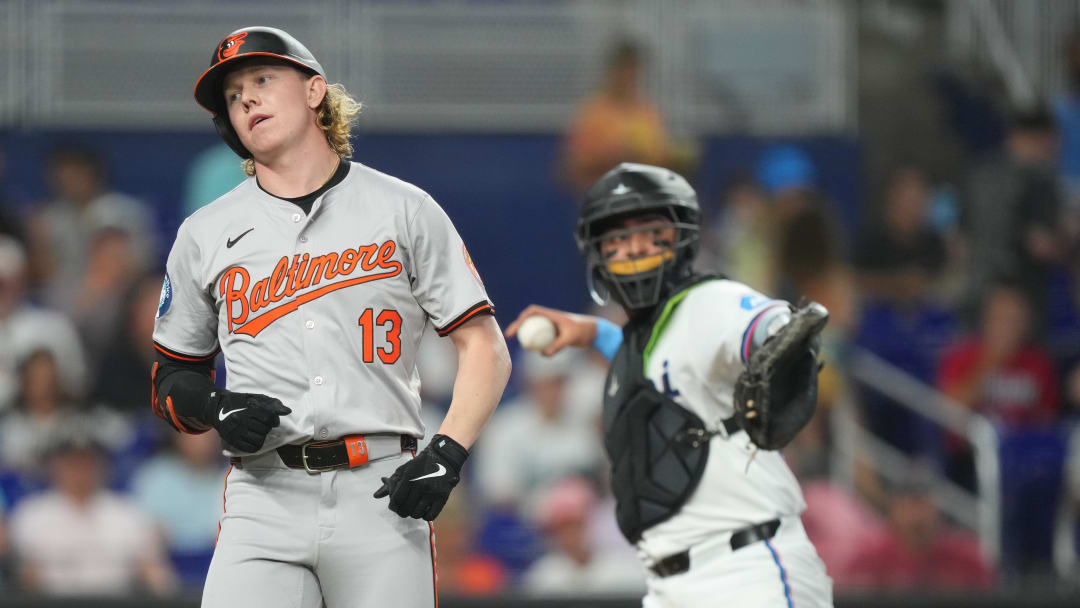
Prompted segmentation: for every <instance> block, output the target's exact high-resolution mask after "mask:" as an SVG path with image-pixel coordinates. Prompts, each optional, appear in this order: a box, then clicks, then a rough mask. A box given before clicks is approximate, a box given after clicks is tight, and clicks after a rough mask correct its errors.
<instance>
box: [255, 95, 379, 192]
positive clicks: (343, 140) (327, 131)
mask: <svg viewBox="0 0 1080 608" xmlns="http://www.w3.org/2000/svg"><path fill="white" fill-rule="evenodd" d="M361 109H363V104H361V103H360V102H359V101H356V99H354V98H353V96H352V95H350V94H349V92H348V91H346V90H345V86H344V85H342V84H340V83H334V84H327V85H326V95H324V96H323V100H322V103H320V104H319V107H317V108H315V112H316V115H317V120H318V125H319V128H320V129H322V132H323V134H324V135H326V143H328V144H330V149H331V150H333V151H334V153H335V154H337V155H338V156H339V157H341V158H349V157H350V156H352V153H353V148H352V143H351V142H350V141H349V133H350V131H351V130H352V125H353V123H354V122H355V121H356V116H357V114H359V113H360V110H361ZM243 164H244V173H245V174H246V175H248V176H249V177H250V176H252V175H255V161H254V159H250V158H248V159H245V160H244V163H243Z"/></svg>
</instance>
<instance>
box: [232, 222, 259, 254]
mask: <svg viewBox="0 0 1080 608" xmlns="http://www.w3.org/2000/svg"><path fill="white" fill-rule="evenodd" d="M254 229H255V227H254V226H252V227H251V228H248V229H247V230H245V231H243V232H242V233H240V236H238V237H236V238H235V239H228V240H226V241H225V248H226V249H232V246H233V245H235V244H236V243H237V241H239V240H240V239H242V238H244V236H245V235H246V234H247V233H249V232H251V231H252V230H254Z"/></svg>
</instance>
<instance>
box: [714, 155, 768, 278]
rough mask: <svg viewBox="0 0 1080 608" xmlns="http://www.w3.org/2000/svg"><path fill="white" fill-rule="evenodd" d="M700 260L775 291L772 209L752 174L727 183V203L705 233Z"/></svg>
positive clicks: (725, 197) (725, 198) (725, 199)
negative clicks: (728, 184)
mask: <svg viewBox="0 0 1080 608" xmlns="http://www.w3.org/2000/svg"><path fill="white" fill-rule="evenodd" d="M701 236H702V252H701V255H699V256H698V264H699V265H700V267H701V269H702V270H703V271H706V272H708V271H712V272H715V271H716V270H717V269H722V270H723V271H724V272H725V273H726V274H728V275H730V276H735V277H739V280H741V281H743V282H744V283H746V284H747V285H749V286H751V287H753V288H754V289H757V290H758V291H760V292H762V293H774V291H775V290H774V289H773V283H774V278H773V274H774V273H775V272H776V246H775V244H774V238H775V231H774V230H773V221H772V209H771V207H770V205H769V199H768V197H767V196H766V194H765V191H764V190H763V189H762V188H761V186H759V185H758V184H757V183H756V182H755V181H753V179H752V178H751V177H749V176H740V177H737V178H736V179H735V180H734V181H733V183H732V184H731V185H730V186H728V188H727V192H726V194H725V196H724V205H723V208H722V209H721V210H720V213H718V214H717V217H716V219H715V220H714V221H713V222H712V224H711V225H710V226H709V229H708V230H706V231H705V232H704V233H703V234H702V235H701Z"/></svg>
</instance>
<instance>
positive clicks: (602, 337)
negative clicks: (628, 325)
mask: <svg viewBox="0 0 1080 608" xmlns="http://www.w3.org/2000/svg"><path fill="white" fill-rule="evenodd" d="M592 345H593V348H595V349H596V350H598V351H600V354H601V355H604V358H606V359H607V360H608V361H611V360H612V359H614V358H615V353H616V351H618V350H619V346H621V345H622V329H621V328H620V327H619V326H618V325H616V324H614V323H612V322H611V321H608V320H607V319H601V318H598V319H596V339H595V340H593V343H592Z"/></svg>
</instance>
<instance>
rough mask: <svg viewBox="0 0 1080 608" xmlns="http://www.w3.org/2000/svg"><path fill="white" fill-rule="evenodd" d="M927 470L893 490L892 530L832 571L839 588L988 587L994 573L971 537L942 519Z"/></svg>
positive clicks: (910, 476) (921, 469) (919, 470)
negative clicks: (837, 569) (843, 565)
mask: <svg viewBox="0 0 1080 608" xmlns="http://www.w3.org/2000/svg"><path fill="white" fill-rule="evenodd" d="M927 471H928V470H927V469H926V468H925V467H915V468H914V469H913V470H912V471H911V472H909V473H908V475H907V478H906V479H904V480H901V482H900V483H898V484H897V486H896V487H895V488H894V490H893V492H892V499H891V501H890V505H889V509H888V526H887V527H886V528H884V529H883V530H882V531H881V533H880V534H878V535H877V536H876V537H875V538H873V539H872V540H870V541H868V542H867V543H866V545H865V546H863V547H862V548H861V549H859V550H858V551H857V552H855V554H854V556H853V557H852V559H851V561H850V562H849V563H848V564H847V566H846V567H844V568H842V569H840V570H839V571H837V572H833V571H831V570H830V574H832V576H833V577H834V580H835V581H836V584H837V586H848V587H875V588H891V589H919V590H923V591H930V590H940V589H960V588H988V587H990V586H992V585H993V583H994V572H993V570H992V569H991V567H990V565H989V564H988V563H987V562H986V560H985V558H983V556H982V554H981V553H980V549H979V544H978V540H977V539H976V538H975V536H974V535H973V534H971V533H968V532H964V531H961V530H956V529H952V528H949V527H948V526H947V525H946V524H944V523H943V522H942V521H941V518H940V515H939V513H938V507H937V504H936V502H935V499H934V496H933V495H932V493H931V484H930V476H929V474H928V472H927Z"/></svg>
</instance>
